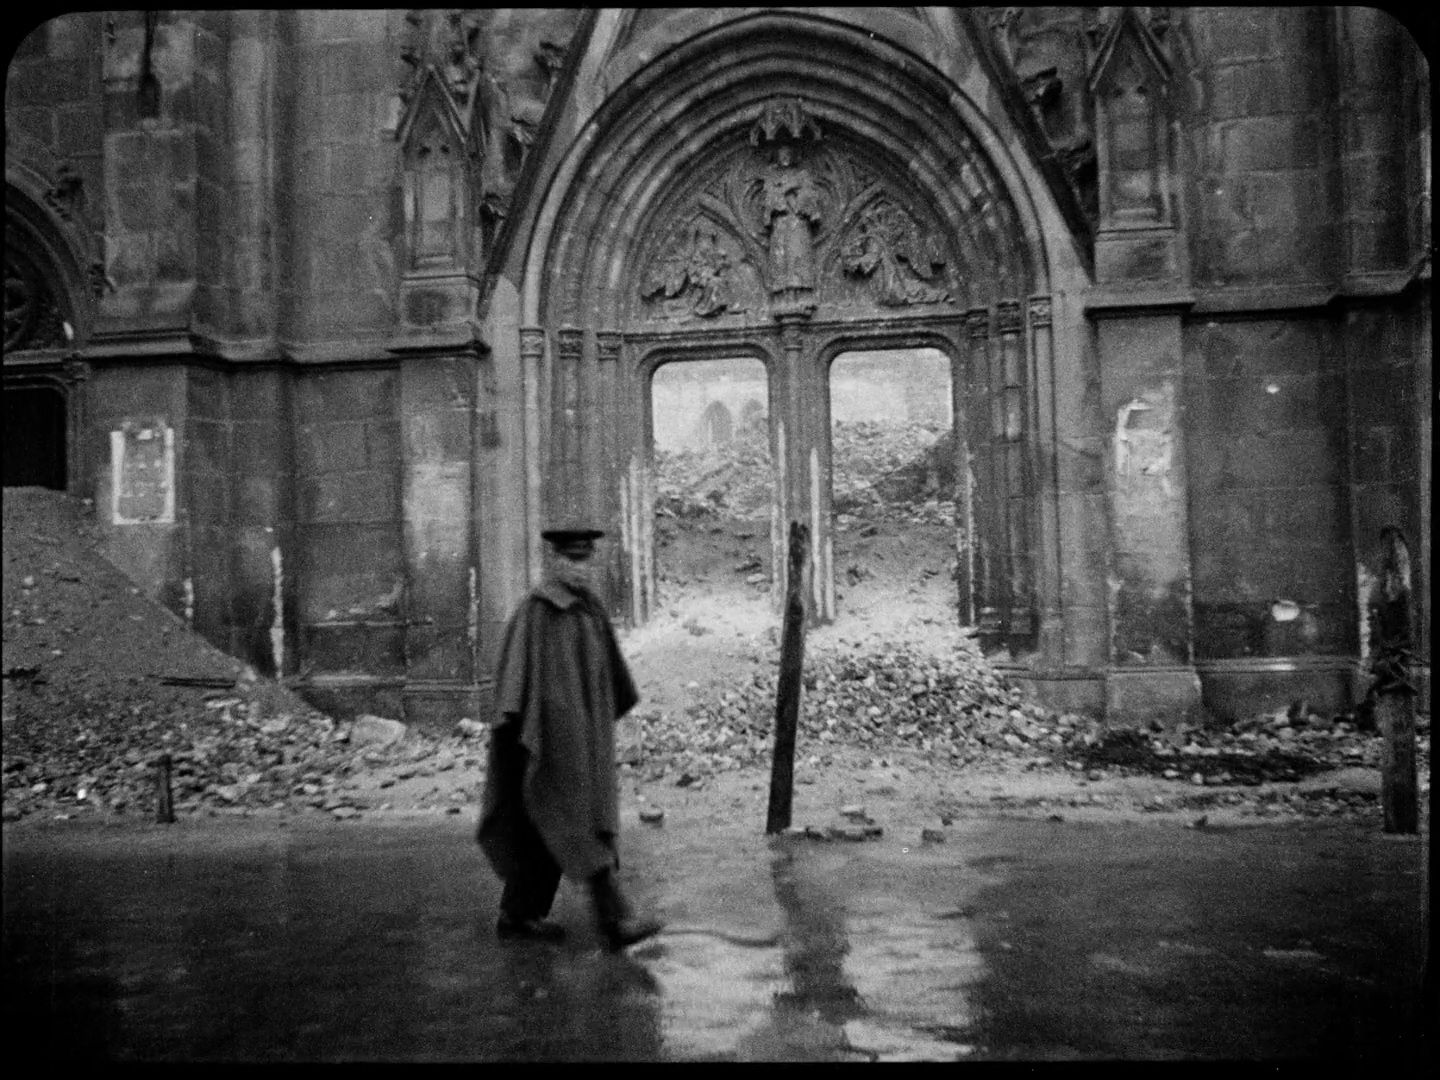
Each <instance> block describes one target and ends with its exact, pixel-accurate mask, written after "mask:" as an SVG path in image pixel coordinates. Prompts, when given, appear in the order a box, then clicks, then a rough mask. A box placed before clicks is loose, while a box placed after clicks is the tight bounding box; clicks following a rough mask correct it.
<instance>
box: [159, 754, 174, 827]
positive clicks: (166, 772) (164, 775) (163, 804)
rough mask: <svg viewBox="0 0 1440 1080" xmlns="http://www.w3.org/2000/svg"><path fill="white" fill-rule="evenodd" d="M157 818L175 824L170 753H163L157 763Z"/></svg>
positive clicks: (163, 823)
mask: <svg viewBox="0 0 1440 1080" xmlns="http://www.w3.org/2000/svg"><path fill="white" fill-rule="evenodd" d="M155 820H156V821H157V822H159V823H160V824H161V825H173V824H175V798H174V796H173V795H172V794H171V791H170V755H169V754H161V755H160V760H159V761H157V762H156V763H155Z"/></svg>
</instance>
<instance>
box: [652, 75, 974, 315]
mask: <svg viewBox="0 0 1440 1080" xmlns="http://www.w3.org/2000/svg"><path fill="white" fill-rule="evenodd" d="M777 114H778V115H777ZM692 190H693V189H692ZM909 207H910V202H909V200H907V199H906V198H904V197H903V196H902V195H901V194H900V193H898V192H897V191H895V190H893V189H892V188H891V187H890V186H889V185H887V184H886V183H885V182H883V181H882V180H880V179H879V178H877V176H876V175H875V174H874V173H872V172H871V171H870V170H869V169H868V168H867V167H866V166H865V165H864V164H863V163H862V161H861V159H860V156H859V155H858V154H856V153H854V152H852V151H850V150H849V148H848V147H846V146H845V145H844V144H843V143H842V142H840V141H838V140H834V139H831V140H824V139H822V138H821V137H820V133H819V129H818V125H816V124H815V123H814V122H813V121H811V120H808V119H807V118H805V117H804V115H803V110H802V109H801V107H800V106H799V105H798V103H795V102H790V101H787V102H783V103H780V104H779V105H777V106H772V108H771V109H769V110H767V112H766V114H765V115H764V116H762V118H761V120H760V121H759V122H757V124H756V125H755V128H754V129H753V130H752V132H751V137H750V139H749V140H748V141H747V144H746V145H743V146H732V148H731V149H730V151H729V153H728V154H726V155H724V157H723V160H722V162H721V163H720V164H719V165H718V166H717V167H716V168H715V169H714V170H713V171H712V172H711V173H710V174H709V177H708V178H707V179H702V180H701V181H700V183H699V185H698V190H693V193H692V194H688V195H685V196H682V197H681V198H680V199H679V200H678V201H677V202H676V203H675V204H674V208H673V210H671V211H670V212H668V213H666V214H664V216H663V218H662V220H664V221H666V222H668V224H664V225H662V226H661V227H660V229H659V230H658V233H659V235H660V236H661V240H660V242H659V243H657V244H654V245H648V246H647V247H646V248H645V249H644V250H643V251H642V254H641V261H640V280H639V283H638V289H637V293H636V299H638V301H639V304H640V311H641V313H642V314H643V315H645V316H647V317H650V318H657V319H688V318H700V319H708V318H713V317H716V316H721V315H738V314H742V313H751V314H756V315H761V316H763V315H764V314H766V313H781V312H794V311H800V312H802V313H806V314H808V313H809V312H811V311H813V310H814V308H815V307H816V305H837V306H840V307H842V308H849V307H862V308H863V307H881V308H896V307H904V306H908V305H917V304H942V303H948V302H951V301H953V300H955V299H956V298H957V297H959V296H960V293H961V288H960V285H961V283H960V281H959V276H958V272H957V268H956V267H954V266H952V265H951V260H950V259H949V257H948V255H947V253H946V251H945V249H944V247H943V244H942V243H941V242H940V240H939V239H938V238H939V237H940V235H941V233H940V231H939V230H938V229H937V228H936V227H934V226H933V225H927V224H926V223H925V222H924V220H923V219H922V218H921V217H920V216H919V215H918V214H917V213H916V212H915V211H914V210H912V209H910V208H909Z"/></svg>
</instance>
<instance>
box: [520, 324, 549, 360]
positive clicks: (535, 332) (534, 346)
mask: <svg viewBox="0 0 1440 1080" xmlns="http://www.w3.org/2000/svg"><path fill="white" fill-rule="evenodd" d="M544 357H545V331H544V330H542V329H540V327H538V326H522V327H521V328H520V359H521V361H522V362H524V363H527V364H538V363H539V362H540V361H541V360H542V359H544Z"/></svg>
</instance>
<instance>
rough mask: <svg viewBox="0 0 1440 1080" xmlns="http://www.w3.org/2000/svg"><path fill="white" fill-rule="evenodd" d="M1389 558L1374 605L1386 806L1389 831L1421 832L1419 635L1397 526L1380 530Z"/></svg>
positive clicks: (1383, 565) (1407, 557)
mask: <svg viewBox="0 0 1440 1080" xmlns="http://www.w3.org/2000/svg"><path fill="white" fill-rule="evenodd" d="M1380 541H1381V543H1382V544H1384V546H1385V554H1384V557H1383V561H1382V563H1381V568H1380V596H1379V599H1378V600H1377V601H1374V602H1373V607H1372V618H1373V624H1372V625H1373V633H1372V640H1373V641H1374V643H1375V644H1374V653H1373V655H1374V660H1373V662H1372V663H1371V665H1370V670H1371V673H1372V674H1373V675H1374V677H1375V681H1374V683H1373V684H1372V686H1371V691H1370V692H1371V694H1372V695H1373V697H1374V702H1375V722H1376V725H1377V726H1378V728H1379V730H1380V737H1381V740H1382V742H1381V745H1380V803H1381V806H1382V807H1383V808H1384V811H1385V831H1386V832H1387V833H1416V832H1419V830H1420V800H1419V788H1418V784H1417V776H1416V765H1415V687H1414V686H1413V685H1412V684H1411V682H1410V661H1411V660H1412V659H1413V655H1414V654H1413V652H1412V650H1413V649H1414V644H1415V642H1414V637H1413V630H1412V626H1411V622H1412V617H1411V610H1410V549H1409V546H1408V545H1407V544H1406V543H1405V537H1404V534H1402V533H1401V532H1400V530H1399V529H1396V528H1394V527H1393V526H1386V527H1385V528H1384V529H1382V530H1381V532H1380Z"/></svg>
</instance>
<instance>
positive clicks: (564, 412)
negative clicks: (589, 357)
mask: <svg viewBox="0 0 1440 1080" xmlns="http://www.w3.org/2000/svg"><path fill="white" fill-rule="evenodd" d="M555 352H556V360H555V398H556V400H555V402H554V412H553V413H552V414H551V416H552V418H553V421H554V426H553V427H552V429H551V431H552V433H553V434H552V437H551V440H550V444H551V446H552V447H553V448H554V449H553V450H552V458H551V466H550V470H549V475H548V476H547V477H546V481H547V485H548V489H549V490H548V491H547V493H546V494H547V498H546V500H545V506H546V509H547V511H548V514H549V515H553V516H558V517H563V518H567V519H569V518H577V517H580V516H582V515H583V514H584V512H585V501H584V499H585V496H584V491H583V487H584V480H583V477H584V462H583V460H582V453H583V448H584V432H583V428H584V426H585V424H586V416H585V410H584V400H583V398H582V396H581V391H582V383H583V379H582V374H583V373H582V371H581V365H582V364H583V362H584V331H582V330H580V329H579V328H578V327H574V326H562V327H561V328H560V331H559V333H558V334H557V335H556V343H555Z"/></svg>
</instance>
